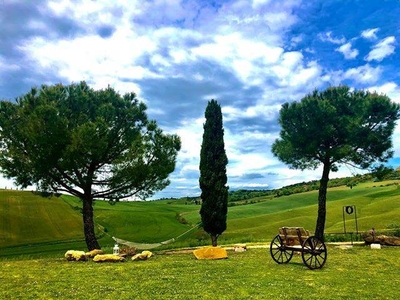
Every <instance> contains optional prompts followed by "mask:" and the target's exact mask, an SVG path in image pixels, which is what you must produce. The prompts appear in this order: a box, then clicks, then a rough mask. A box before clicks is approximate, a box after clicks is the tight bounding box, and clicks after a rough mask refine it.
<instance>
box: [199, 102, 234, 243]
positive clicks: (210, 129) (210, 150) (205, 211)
mask: <svg viewBox="0 0 400 300" xmlns="http://www.w3.org/2000/svg"><path fill="white" fill-rule="evenodd" d="M205 118H206V122H205V124H204V127H203V128H204V133H203V142H202V144H201V152H200V179H199V183H200V188H201V199H202V205H201V209H200V215H201V221H202V224H203V229H204V231H206V232H207V233H208V234H209V235H210V237H211V242H212V245H213V246H217V239H218V236H219V235H221V234H222V233H223V232H224V231H225V230H226V217H227V213H228V186H227V185H226V183H227V180H228V179H227V176H226V165H227V164H228V158H227V156H226V152H225V145H224V129H223V124H222V113H221V107H220V105H219V104H218V102H217V101H215V100H211V101H209V102H208V105H207V108H206V111H205Z"/></svg>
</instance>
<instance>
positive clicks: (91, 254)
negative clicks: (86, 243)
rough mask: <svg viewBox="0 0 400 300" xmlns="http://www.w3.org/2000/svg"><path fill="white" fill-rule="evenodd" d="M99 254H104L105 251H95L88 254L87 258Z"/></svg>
mask: <svg viewBox="0 0 400 300" xmlns="http://www.w3.org/2000/svg"><path fill="white" fill-rule="evenodd" d="M98 254H104V251H103V250H101V249H94V250H92V251H89V252H86V256H89V257H91V258H93V257H95V256H96V255H98Z"/></svg>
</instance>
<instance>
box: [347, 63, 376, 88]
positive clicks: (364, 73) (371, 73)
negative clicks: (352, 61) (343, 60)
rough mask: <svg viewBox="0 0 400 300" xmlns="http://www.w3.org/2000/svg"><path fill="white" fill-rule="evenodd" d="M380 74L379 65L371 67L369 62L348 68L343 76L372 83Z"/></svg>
mask: <svg viewBox="0 0 400 300" xmlns="http://www.w3.org/2000/svg"><path fill="white" fill-rule="evenodd" d="M381 74H382V68H381V67H379V66H378V67H375V68H374V67H371V66H370V65H369V64H367V65H365V66H360V67H357V68H351V69H348V70H347V71H346V72H344V74H343V78H345V79H352V80H354V81H356V82H357V83H363V84H364V83H374V82H377V81H378V80H379V78H380V76H381Z"/></svg>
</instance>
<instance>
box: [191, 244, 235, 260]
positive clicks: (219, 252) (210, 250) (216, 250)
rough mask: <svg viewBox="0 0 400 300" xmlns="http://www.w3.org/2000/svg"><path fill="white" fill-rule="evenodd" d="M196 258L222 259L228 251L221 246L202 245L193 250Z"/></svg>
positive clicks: (226, 255)
mask: <svg viewBox="0 0 400 300" xmlns="http://www.w3.org/2000/svg"><path fill="white" fill-rule="evenodd" d="M193 254H194V256H195V257H196V258H197V259H224V258H228V253H227V252H226V250H225V249H223V248H221V247H203V248H200V249H196V250H194V251H193Z"/></svg>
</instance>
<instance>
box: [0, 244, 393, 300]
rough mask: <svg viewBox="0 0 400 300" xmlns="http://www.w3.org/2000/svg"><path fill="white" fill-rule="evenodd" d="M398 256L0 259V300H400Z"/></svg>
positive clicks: (360, 249) (364, 251) (259, 253)
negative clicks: (311, 264) (313, 263)
mask: <svg viewBox="0 0 400 300" xmlns="http://www.w3.org/2000/svg"><path fill="white" fill-rule="evenodd" d="M399 268H400V260H399V249H398V248H395V247H387V248H382V249H380V250H375V249H370V248H369V247H366V246H354V247H353V248H351V249H346V250H343V249H340V248H337V247H336V246H333V245H328V258H327V263H326V265H325V266H324V267H323V268H322V269H319V270H314V271H311V270H309V269H307V268H306V267H305V265H304V264H303V263H302V260H301V257H300V256H298V255H295V256H294V257H293V259H292V261H291V262H289V263H288V264H285V265H278V264H276V263H275V262H274V261H273V260H272V259H271V257H270V255H269V252H268V249H252V248H251V249H249V250H248V251H247V252H233V251H228V258H227V259H224V260H196V259H195V258H194V255H193V254H192V253H190V252H189V253H177V254H169V255H167V254H161V253H156V254H155V255H154V256H153V257H151V258H150V259H149V260H147V261H136V262H134V261H126V262H122V263H95V262H92V261H88V262H67V261H66V260H65V259H63V258H62V257H52V258H47V259H29V257H25V258H24V259H16V258H12V259H3V260H2V261H1V268H0V280H1V287H2V288H1V289H0V299H310V298H312V299H379V300H381V299H399V298H400V289H399V285H400V277H399V274H398V270H399Z"/></svg>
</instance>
